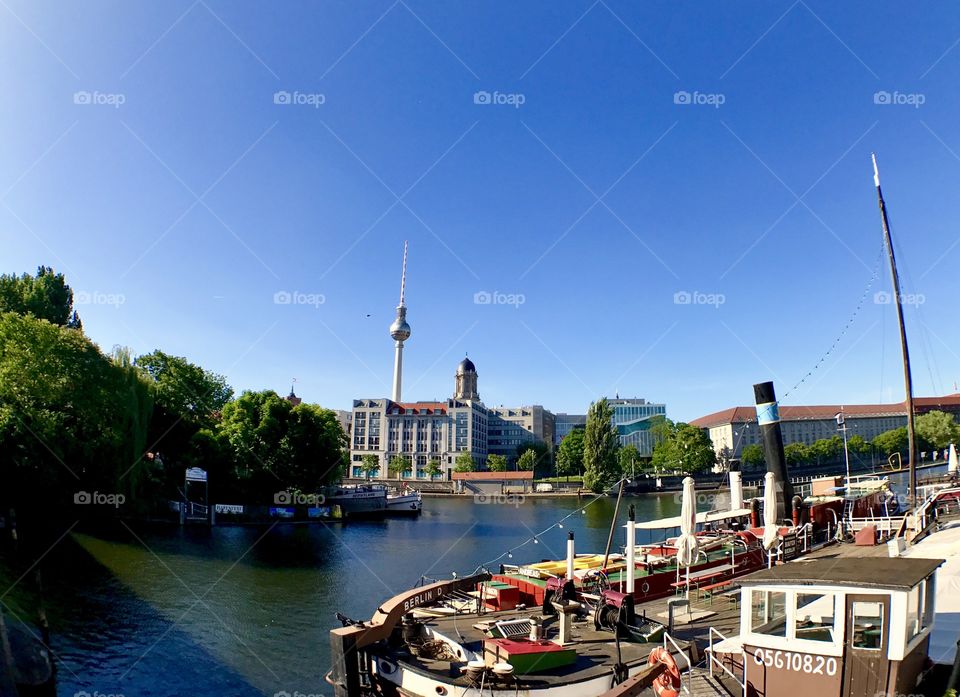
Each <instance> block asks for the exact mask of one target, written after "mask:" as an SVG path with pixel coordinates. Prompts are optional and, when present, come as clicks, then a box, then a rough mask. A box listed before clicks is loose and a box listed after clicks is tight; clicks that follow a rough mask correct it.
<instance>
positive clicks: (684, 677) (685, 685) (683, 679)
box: [663, 632, 693, 695]
mask: <svg viewBox="0 0 960 697" xmlns="http://www.w3.org/2000/svg"><path fill="white" fill-rule="evenodd" d="M667 642H670V645H671V646H673V648H674V650H675V651H676V652H677V653H678V654H679V655H680V656H682V657H683V662H684V663H686V664H687V668H686V670H684V669H683V667H682V666H680V689H681V690H683V691H684V692H685V693H686V694H688V695H689V694H690V669H691V668H693V664H692V663H690V656H688V655H687V652H686V651H684V650H683V649H681V648H680V646H679V644H677V642H675V641H674V640H673V637H672V636H670V635H669V634H668V633H667V632H664V633H663V648H664V650H665V651H669V652H670V653H671V654H672V653H673V651H671V650H670V647H669V646H667Z"/></svg>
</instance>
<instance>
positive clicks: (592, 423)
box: [583, 397, 620, 494]
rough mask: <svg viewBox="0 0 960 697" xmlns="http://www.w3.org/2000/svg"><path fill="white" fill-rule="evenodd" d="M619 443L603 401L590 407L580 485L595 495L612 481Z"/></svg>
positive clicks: (610, 415)
mask: <svg viewBox="0 0 960 697" xmlns="http://www.w3.org/2000/svg"><path fill="white" fill-rule="evenodd" d="M619 447H620V441H619V438H618V437H617V432H616V430H615V429H614V427H613V410H612V409H611V408H610V405H609V403H607V400H606V398H605V397H603V398H601V399H599V400H597V401H596V402H594V403H593V404H591V405H590V409H589V410H588V411H587V425H586V428H585V429H584V434H583V483H584V485H585V486H586V487H587V488H588V489H590V490H591V491H594V492H596V493H598V494H599V493H600V492H602V491H604V490H605V489H606V488H607V487H608V486H609V485H610V484H611V483H612V482H613V481H614V479H615V477H616V470H617V450H618V449H619Z"/></svg>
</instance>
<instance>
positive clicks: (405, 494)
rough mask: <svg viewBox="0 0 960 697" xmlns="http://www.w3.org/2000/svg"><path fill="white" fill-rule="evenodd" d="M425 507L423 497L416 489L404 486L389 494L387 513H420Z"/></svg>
mask: <svg viewBox="0 0 960 697" xmlns="http://www.w3.org/2000/svg"><path fill="white" fill-rule="evenodd" d="M422 509H423V498H422V497H421V496H420V492H419V491H417V490H416V489H409V488H407V487H403V488H402V489H400V490H399V491H392V492H389V493H388V494H387V513H388V514H390V515H418V514H419V513H420V511H421V510H422Z"/></svg>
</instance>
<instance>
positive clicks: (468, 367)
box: [453, 358, 480, 402]
mask: <svg viewBox="0 0 960 697" xmlns="http://www.w3.org/2000/svg"><path fill="white" fill-rule="evenodd" d="M453 397H454V399H473V400H476V401H478V402H479V401H480V393H479V392H478V391H477V367H476V366H475V365H474V364H473V361H471V360H470V359H469V358H464V359H463V360H462V361H460V364H459V365H458V366H457V375H456V388H455V389H454V392H453Z"/></svg>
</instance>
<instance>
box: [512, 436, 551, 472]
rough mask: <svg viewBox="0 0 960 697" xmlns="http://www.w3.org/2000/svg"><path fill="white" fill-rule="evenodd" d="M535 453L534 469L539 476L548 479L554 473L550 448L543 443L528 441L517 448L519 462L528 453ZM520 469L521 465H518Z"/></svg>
mask: <svg viewBox="0 0 960 697" xmlns="http://www.w3.org/2000/svg"><path fill="white" fill-rule="evenodd" d="M531 451H532V452H533V468H532V469H534V470H535V471H536V472H537V474H538V476H541V477H546V476H549V475H550V474H552V472H553V462H552V459H553V458H552V453H551V452H550V447H549V446H548V445H547V444H546V443H544V442H543V441H537V440H533V441H527V442H526V443H521V444H520V445H518V446H517V461H518V462H519V460H520V458H522V457H523V456H524V454H526V453H527V452H531ZM518 469H519V465H518Z"/></svg>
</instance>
